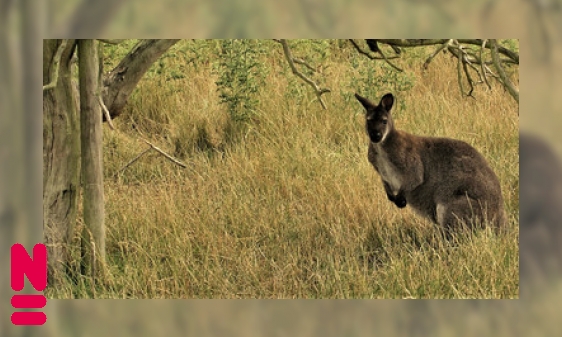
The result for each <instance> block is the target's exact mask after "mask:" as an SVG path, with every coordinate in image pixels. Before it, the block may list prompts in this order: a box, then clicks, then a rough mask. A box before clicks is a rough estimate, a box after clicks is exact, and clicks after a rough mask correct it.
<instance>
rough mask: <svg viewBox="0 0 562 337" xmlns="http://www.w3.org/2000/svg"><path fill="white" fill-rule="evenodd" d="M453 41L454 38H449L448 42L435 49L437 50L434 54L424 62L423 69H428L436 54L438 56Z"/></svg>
mask: <svg viewBox="0 0 562 337" xmlns="http://www.w3.org/2000/svg"><path fill="white" fill-rule="evenodd" d="M451 42H453V39H449V40H447V42H445V43H443V44H442V45H441V46H440V47H439V48H437V50H435V52H434V53H433V54H431V55H430V56H429V57H428V58H427V60H425V62H424V64H423V69H427V67H428V66H429V63H431V61H432V60H433V59H434V58H435V56H437V55H438V54H439V53H440V52H441V51H442V50H443V49H445V48H447V47H448V46H449V45H450V44H451Z"/></svg>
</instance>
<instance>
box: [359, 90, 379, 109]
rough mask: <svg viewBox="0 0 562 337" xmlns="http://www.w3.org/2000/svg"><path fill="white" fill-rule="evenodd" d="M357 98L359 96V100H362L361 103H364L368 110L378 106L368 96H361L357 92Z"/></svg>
mask: <svg viewBox="0 0 562 337" xmlns="http://www.w3.org/2000/svg"><path fill="white" fill-rule="evenodd" d="M355 98H357V100H358V101H359V102H361V104H363V107H364V108H365V109H366V110H369V109H372V108H374V107H376V105H375V104H373V102H371V101H369V100H368V99H367V98H365V97H363V96H361V95H359V94H357V93H355Z"/></svg>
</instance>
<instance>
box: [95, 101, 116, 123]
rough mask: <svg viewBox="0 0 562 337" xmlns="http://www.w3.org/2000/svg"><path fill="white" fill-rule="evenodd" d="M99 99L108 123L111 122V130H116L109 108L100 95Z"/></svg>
mask: <svg viewBox="0 0 562 337" xmlns="http://www.w3.org/2000/svg"><path fill="white" fill-rule="evenodd" d="M98 101H99V102H100V106H101V109H102V110H103V114H104V115H105V120H106V121H107V124H109V127H110V128H111V130H115V126H113V122H112V121H111V115H110V114H109V110H107V107H106V106H105V104H104V103H103V98H101V96H100V95H98Z"/></svg>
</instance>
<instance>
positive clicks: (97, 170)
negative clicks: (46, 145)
mask: <svg viewBox="0 0 562 337" xmlns="http://www.w3.org/2000/svg"><path fill="white" fill-rule="evenodd" d="M97 43H98V42H97V41H95V40H79V41H78V58H79V64H78V68H79V78H80V143H81V151H82V152H81V154H82V155H81V158H82V186H83V191H84V192H83V193H84V194H83V198H82V200H83V205H84V223H85V225H86V227H85V229H84V234H83V236H82V237H83V247H82V248H83V249H84V253H85V255H84V260H83V261H82V262H83V265H84V266H85V267H86V273H87V274H89V275H95V274H96V272H95V271H96V270H97V269H98V268H97V266H99V267H102V268H103V266H104V265H105V227H104V218H105V213H104V204H103V156H102V147H103V144H102V139H103V129H102V118H101V117H102V115H101V105H100V101H99V99H100V92H99V77H100V69H99V63H98V62H99V57H98V46H97Z"/></svg>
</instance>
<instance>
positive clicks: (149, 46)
mask: <svg viewBox="0 0 562 337" xmlns="http://www.w3.org/2000/svg"><path fill="white" fill-rule="evenodd" d="M178 41H179V40H143V41H141V42H139V43H138V44H137V45H136V46H135V47H134V48H133V49H132V50H131V51H130V52H129V54H127V56H125V58H123V60H122V61H121V62H120V63H119V65H118V66H117V67H115V69H113V70H112V71H111V72H110V73H109V74H108V75H107V76H106V77H105V79H104V81H103V86H104V89H103V101H104V102H105V105H106V107H107V109H108V110H109V115H110V116H111V118H115V117H117V116H119V115H120V114H121V112H122V110H123V108H124V107H125V105H126V104H127V100H128V99H129V96H130V95H131V93H132V92H133V89H135V87H136V86H137V84H138V83H139V81H140V79H141V78H142V77H143V76H144V74H145V73H146V72H147V71H148V69H149V68H150V66H152V64H153V63H154V62H155V61H156V60H158V58H160V56H162V54H164V53H165V52H166V51H167V50H168V49H169V48H170V47H172V46H173V45H174V44H176V43H177V42H178ZM103 120H104V121H105V116H104V117H103Z"/></svg>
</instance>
